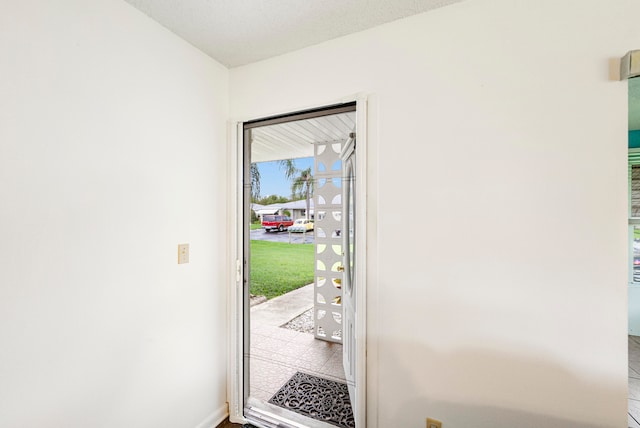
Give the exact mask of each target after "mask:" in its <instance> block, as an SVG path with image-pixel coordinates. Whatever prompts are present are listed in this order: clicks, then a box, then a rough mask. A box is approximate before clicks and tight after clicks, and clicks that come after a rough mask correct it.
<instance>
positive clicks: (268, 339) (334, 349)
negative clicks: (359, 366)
mask: <svg viewBox="0 0 640 428" xmlns="http://www.w3.org/2000/svg"><path fill="white" fill-rule="evenodd" d="M298 371H301V372H304V373H309V374H312V375H315V376H319V377H323V378H326V379H330V380H335V381H338V382H344V381H345V376H344V370H343V368H342V345H341V344H338V343H330V342H325V341H323V340H317V339H315V338H314V337H313V335H312V334H309V333H299V332H297V331H294V330H290V329H286V328H282V327H274V326H270V325H265V324H262V325H256V326H252V327H251V357H250V385H251V392H250V396H251V397H253V398H257V399H259V400H264V401H268V400H269V399H270V398H271V397H272V396H273V395H274V394H275V393H276V392H277V391H278V390H279V389H280V388H281V387H282V386H283V385H284V384H285V383H286V382H287V381H288V380H289V379H290V378H291V376H293V375H294V374H295V373H296V372H298Z"/></svg>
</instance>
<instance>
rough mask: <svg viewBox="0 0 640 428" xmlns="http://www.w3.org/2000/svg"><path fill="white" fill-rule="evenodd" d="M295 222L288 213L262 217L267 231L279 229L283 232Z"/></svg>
mask: <svg viewBox="0 0 640 428" xmlns="http://www.w3.org/2000/svg"><path fill="white" fill-rule="evenodd" d="M292 224H293V220H291V218H289V216H286V215H265V216H263V217H262V228H263V229H264V231H265V232H269V231H270V230H277V231H278V232H283V231H285V230H287V229H289V226H291V225H292Z"/></svg>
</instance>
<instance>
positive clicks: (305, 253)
mask: <svg viewBox="0 0 640 428" xmlns="http://www.w3.org/2000/svg"><path fill="white" fill-rule="evenodd" d="M314 249H315V245H312V244H288V243H285V242H270V241H251V287H250V289H249V290H250V292H251V294H254V295H257V296H260V295H262V296H266V297H267V299H272V298H274V297H277V296H281V295H283V294H285V293H288V292H289V291H292V290H295V289H297V288H300V287H302V286H305V285H307V284H310V283H312V282H313V280H314V264H315V257H314Z"/></svg>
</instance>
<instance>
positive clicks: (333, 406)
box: [269, 372, 356, 428]
mask: <svg viewBox="0 0 640 428" xmlns="http://www.w3.org/2000/svg"><path fill="white" fill-rule="evenodd" d="M269 403H271V404H275V405H276V406H280V407H282V408H284V409H287V410H291V411H294V412H296V413H300V414H301V415H304V416H307V417H310V418H313V419H316V420H318V421H323V422H327V423H330V424H332V425H335V426H338V427H344V428H353V427H355V426H356V423H355V420H354V419H353V411H352V409H351V400H349V389H348V388H347V384H346V383H341V382H335V381H332V380H328V379H323V378H321V377H316V376H312V375H310V374H306V373H302V372H297V373H296V374H294V375H293V377H292V378H291V379H289V380H288V381H287V383H285V384H284V385H283V386H282V388H280V390H279V391H278V392H276V393H275V395H274V396H273V397H271V399H270V400H269Z"/></svg>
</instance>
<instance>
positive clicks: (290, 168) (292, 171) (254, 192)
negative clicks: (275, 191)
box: [250, 159, 298, 201]
mask: <svg viewBox="0 0 640 428" xmlns="http://www.w3.org/2000/svg"><path fill="white" fill-rule="evenodd" d="M278 164H279V165H280V169H283V170H284V175H285V177H287V180H291V179H292V178H293V176H294V175H296V172H297V171H298V170H297V169H296V165H295V163H294V161H293V159H282V160H279V161H278ZM250 173H251V200H252V201H256V200H258V199H260V169H259V168H258V164H257V163H255V162H254V163H252V164H251V169H250Z"/></svg>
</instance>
